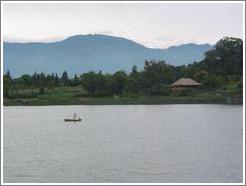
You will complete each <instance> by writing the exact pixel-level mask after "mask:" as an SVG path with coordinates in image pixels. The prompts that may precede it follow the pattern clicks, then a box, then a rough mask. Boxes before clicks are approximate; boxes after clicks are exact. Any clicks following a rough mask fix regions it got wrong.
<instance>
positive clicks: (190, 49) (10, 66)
mask: <svg viewBox="0 0 246 186" xmlns="http://www.w3.org/2000/svg"><path fill="white" fill-rule="evenodd" d="M211 47H212V46H211V45H209V44H202V45H197V44H193V43H189V44H184V45H180V46H172V47H169V48H167V49H153V48H147V47H145V46H143V45H140V44H138V43H136V42H134V41H131V40H128V39H125V38H120V37H113V36H107V35H76V36H72V37H69V38H67V39H65V40H63V41H58V42H53V43H7V42H4V44H3V54H4V55H3V67H4V72H6V71H7V70H9V71H10V72H11V74H12V75H13V76H15V77H17V76H20V75H22V74H25V73H27V74H32V73H33V72H34V71H36V72H46V73H51V72H57V73H59V74H61V73H62V72H63V71H64V70H66V71H68V73H69V74H70V75H73V74H75V73H77V74H80V73H82V72H87V71H90V70H94V71H99V70H102V71H103V72H109V73H113V72H115V71H117V70H119V69H122V70H125V71H130V69H131V68H132V66H133V65H137V67H138V68H139V69H141V68H142V67H143V66H144V61H145V60H146V59H155V60H165V61H167V62H168V63H170V64H172V65H183V64H188V63H191V62H194V61H200V60H201V59H203V55H204V52H206V51H207V50H209V49H210V48H211Z"/></svg>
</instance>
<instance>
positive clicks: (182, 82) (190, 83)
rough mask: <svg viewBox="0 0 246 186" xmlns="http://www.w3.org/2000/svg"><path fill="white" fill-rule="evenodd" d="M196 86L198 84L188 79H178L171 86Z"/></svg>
mask: <svg viewBox="0 0 246 186" xmlns="http://www.w3.org/2000/svg"><path fill="white" fill-rule="evenodd" d="M180 85H181V86H198V85H200V83H198V82H196V81H195V80H193V79H190V78H180V79H179V80H177V81H175V82H174V83H173V84H172V86H180Z"/></svg>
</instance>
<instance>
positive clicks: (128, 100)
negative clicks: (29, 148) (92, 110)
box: [3, 96, 243, 106]
mask: <svg viewBox="0 0 246 186" xmlns="http://www.w3.org/2000/svg"><path fill="white" fill-rule="evenodd" d="M174 104H223V105H243V102H242V100H240V101H239V102H238V101H235V100H233V98H231V97H171V96H139V97H117V98H114V97H88V98H84V97H83V98H70V99H50V98H49V97H46V99H40V98H30V99H4V100H3V106H59V105H63V106H66V105H67V106H69V105H174Z"/></svg>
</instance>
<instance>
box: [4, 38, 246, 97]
mask: <svg viewBox="0 0 246 186" xmlns="http://www.w3.org/2000/svg"><path fill="white" fill-rule="evenodd" d="M242 50H243V43H242V40H241V39H237V38H229V37H225V38H223V39H221V40H220V41H218V42H217V43H216V45H215V46H214V48H213V49H212V50H210V51H207V52H206V53H205V58H204V60H202V61H201V62H194V63H191V64H189V65H182V66H172V65H169V64H167V63H166V62H165V61H155V60H146V61H145V63H144V67H143V69H142V70H138V69H137V67H136V66H135V65H134V66H133V67H132V71H131V72H130V73H129V74H127V73H125V72H124V71H118V72H116V73H114V74H103V73H102V72H101V71H100V72H98V73H96V72H94V71H91V72H87V73H84V74H81V75H80V76H77V75H75V76H74V77H73V78H69V76H68V73H67V72H66V71H64V72H63V73H62V76H61V78H59V77H58V75H57V74H44V73H36V72H35V73H34V74H33V75H32V76H31V75H28V74H24V75H22V76H21V77H20V78H12V77H11V75H10V72H9V71H7V73H6V74H4V76H3V85H4V86H3V88H4V89H3V93H4V98H13V97H15V98H18V97H23V96H24V97H25V96H29V95H25V94H24V93H23V90H25V89H29V90H31V94H30V96H33V97H34V96H37V92H35V91H34V90H39V92H38V94H39V95H38V96H40V95H45V94H46V93H47V92H48V91H50V90H53V89H54V88H56V87H64V86H68V87H79V86H81V87H83V89H84V91H83V93H82V92H79V93H76V97H79V96H81V97H112V96H115V97H123V96H124V97H127V96H128V97H129V96H149V95H152V96H153V95H154V96H158V95H161V96H169V95H171V96H190V95H198V94H202V93H201V92H199V91H197V90H196V91H193V90H191V89H185V90H182V91H179V92H172V91H171V89H170V85H171V84H172V83H173V82H174V81H176V80H177V79H179V78H181V77H187V78H194V79H195V80H197V81H198V82H200V83H201V84H202V90H203V92H206V91H207V92H209V91H214V92H220V94H222V95H229V96H235V95H236V96H241V97H242V92H243V91H242V89H243V86H242V85H243V82H242V72H243V55H242V54H243V51H242ZM215 90H216V91H215ZM210 96H211V95H210Z"/></svg>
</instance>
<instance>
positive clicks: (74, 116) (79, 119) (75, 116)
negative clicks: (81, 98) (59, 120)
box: [64, 113, 82, 122]
mask: <svg viewBox="0 0 246 186" xmlns="http://www.w3.org/2000/svg"><path fill="white" fill-rule="evenodd" d="M81 120H82V119H81V118H80V117H78V115H77V114H76V113H73V119H64V121H74V122H75V121H81Z"/></svg>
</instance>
